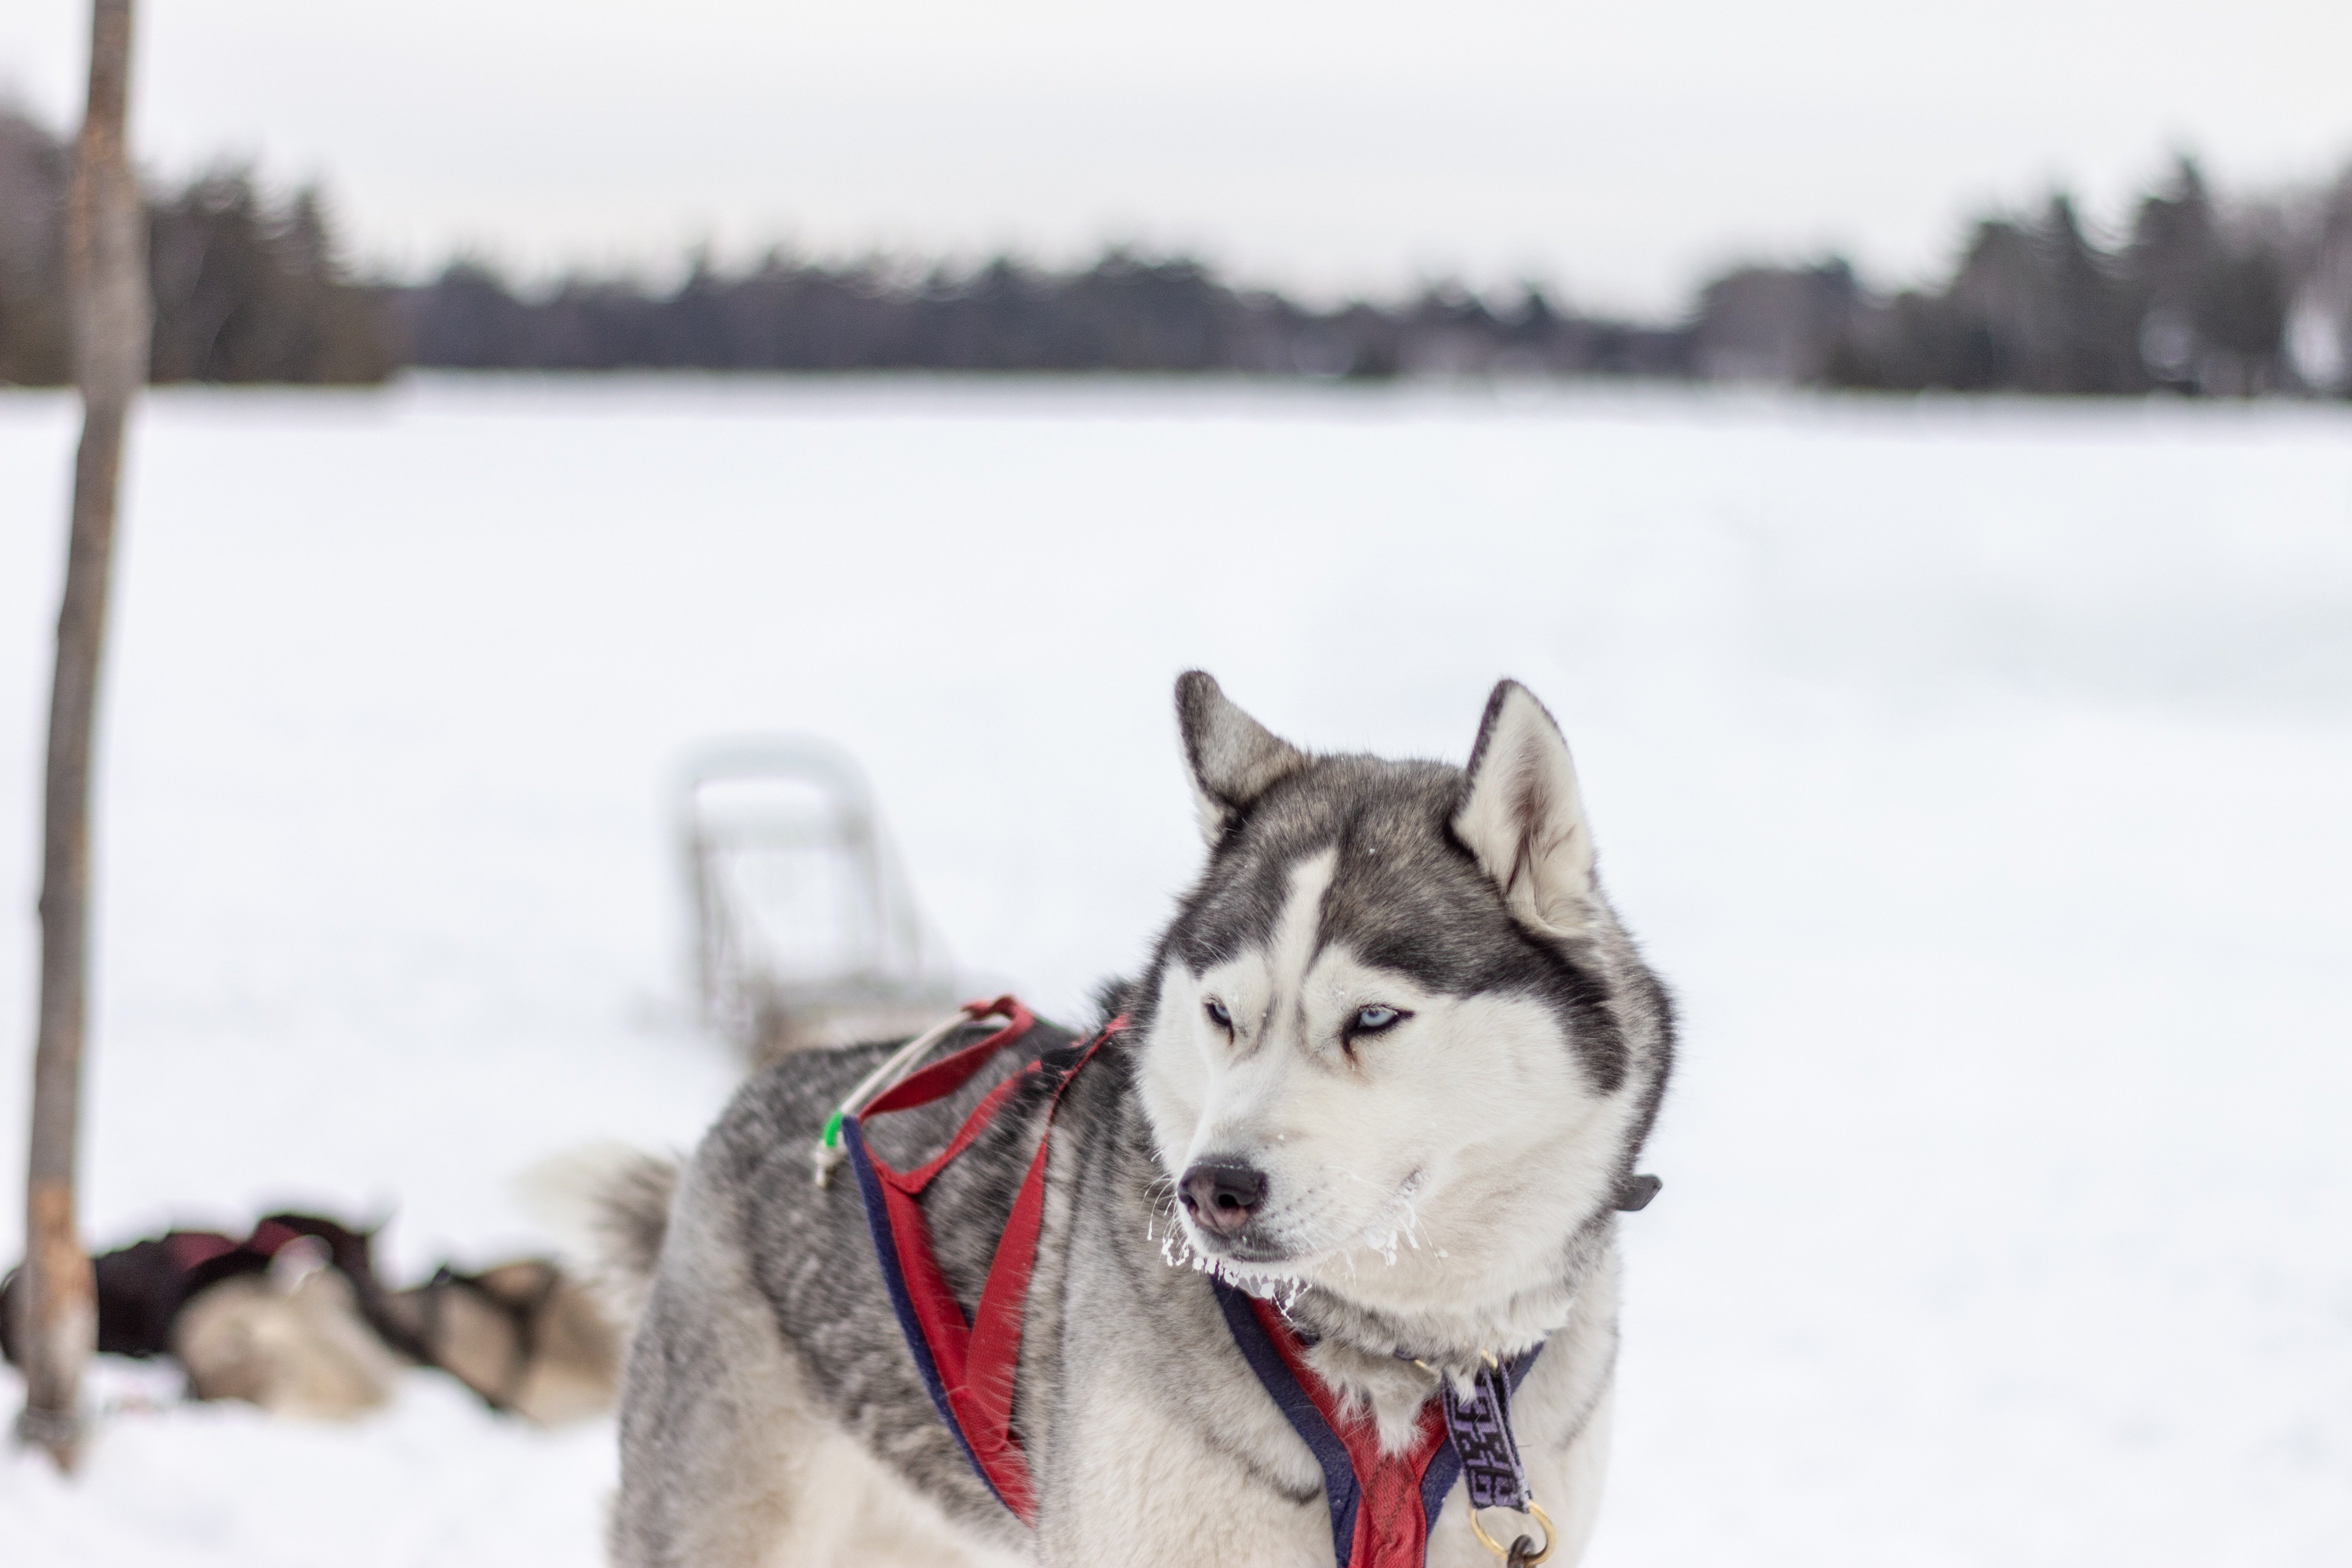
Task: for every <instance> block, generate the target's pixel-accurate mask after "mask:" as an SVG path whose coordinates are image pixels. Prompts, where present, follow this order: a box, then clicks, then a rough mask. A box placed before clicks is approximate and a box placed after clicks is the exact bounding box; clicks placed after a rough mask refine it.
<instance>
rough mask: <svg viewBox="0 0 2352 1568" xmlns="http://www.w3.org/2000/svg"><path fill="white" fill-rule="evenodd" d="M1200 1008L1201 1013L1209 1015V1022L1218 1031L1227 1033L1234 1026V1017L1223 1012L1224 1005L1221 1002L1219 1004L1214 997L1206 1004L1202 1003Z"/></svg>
mask: <svg viewBox="0 0 2352 1568" xmlns="http://www.w3.org/2000/svg"><path fill="white" fill-rule="evenodd" d="M1201 1006H1202V1011H1204V1012H1206V1013H1207V1014H1208V1015H1209V1022H1211V1023H1212V1024H1214V1025H1215V1026H1217V1027H1219V1028H1220V1029H1224V1030H1227V1031H1231V1030H1232V1028H1233V1026H1234V1016H1233V1015H1232V1014H1231V1013H1228V1012H1226V1011H1225V1005H1224V1004H1223V1002H1220V1001H1218V1000H1217V999H1216V998H1215V997H1213V996H1212V997H1210V998H1209V999H1208V1000H1207V1001H1206V1002H1203V1003H1202V1004H1201Z"/></svg>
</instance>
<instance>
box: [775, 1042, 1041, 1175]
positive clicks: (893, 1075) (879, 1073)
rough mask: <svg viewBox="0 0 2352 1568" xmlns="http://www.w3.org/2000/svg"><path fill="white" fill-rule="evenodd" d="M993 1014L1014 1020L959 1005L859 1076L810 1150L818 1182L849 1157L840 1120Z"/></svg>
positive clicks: (854, 1112) (867, 1104)
mask: <svg viewBox="0 0 2352 1568" xmlns="http://www.w3.org/2000/svg"><path fill="white" fill-rule="evenodd" d="M990 1018H1004V1021H1005V1022H1006V1023H1008V1024H1009V1023H1011V1022H1012V1019H1010V1018H1005V1017H1004V1015H1003V1014H1002V1013H996V1012H982V1013H975V1012H973V1011H971V1009H970V1008H969V1007H959V1008H958V1009H956V1011H954V1012H953V1013H950V1014H949V1015H948V1016H946V1017H944V1018H942V1019H940V1021H939V1022H938V1023H936V1024H933V1025H932V1026H930V1027H929V1028H928V1029H925V1030H924V1031H923V1032H922V1033H921V1034H919V1035H917V1036H916V1037H914V1038H913V1039H911V1040H908V1042H907V1043H906V1044H905V1045H903V1046H900V1047H898V1049H897V1050H895V1051H892V1052H891V1053H890V1054H889V1056H888V1057H887V1058H884V1060H883V1062H882V1065H881V1066H880V1067H877V1068H875V1069H874V1070H873V1071H872V1072H870V1073H867V1074H866V1076H865V1077H864V1078H863V1079H859V1080H858V1083H857V1087H856V1089H851V1090H850V1091H849V1098H848V1099H846V1100H843V1101H842V1102H841V1104H840V1105H839V1106H837V1107H835V1110H834V1112H833V1114H832V1115H830V1116H828V1117H826V1118H825V1119H824V1128H823V1130H822V1131H819V1132H818V1133H817V1139H816V1146H815V1147H814V1148H813V1149H811V1150H810V1151H809V1163H811V1164H812V1165H813V1166H814V1167H815V1173H816V1184H817V1185H818V1186H820V1187H822V1186H825V1185H828V1184H831V1182H832V1180H833V1173H834V1171H835V1168H836V1167H837V1166H839V1165H840V1163H842V1162H843V1161H844V1160H846V1159H848V1158H849V1151H848V1149H847V1148H846V1147H845V1146H844V1144H843V1143H842V1141H841V1124H842V1123H843V1122H844V1121H847V1120H848V1119H849V1118H851V1117H853V1116H856V1115H857V1114H858V1113H860V1112H861V1111H863V1110H865V1109H866V1107H867V1106H869V1105H871V1104H873V1103H874V1102H875V1101H876V1100H879V1099H881V1098H882V1096H883V1095H885V1094H887V1093H888V1092H889V1091H890V1089H892V1088H893V1087H895V1086H896V1085H897V1084H898V1080H899V1079H903V1078H905V1077H906V1076H907V1075H908V1073H910V1072H912V1071H914V1069H915V1064H916V1063H918V1062H919V1061H921V1060H922V1059H923V1058H925V1057H927V1056H929V1054H930V1052H931V1049H932V1047H935V1046H937V1045H938V1044H939V1043H940V1041H941V1040H944V1039H946V1038H947V1037H949V1036H950V1035H952V1034H954V1033H955V1032H956V1031H957V1030H958V1029H960V1028H961V1027H963V1026H964V1025H966V1024H978V1023H983V1022H985V1021H986V1020H988V1019H990Z"/></svg>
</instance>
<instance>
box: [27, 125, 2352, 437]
mask: <svg viewBox="0 0 2352 1568" xmlns="http://www.w3.org/2000/svg"><path fill="white" fill-rule="evenodd" d="M66 164H67V153H66V150H65V148H64V147H63V146H62V145H60V144H59V143H58V142H57V141H56V140H55V139H54V138H52V137H50V136H48V135H47V133H46V132H43V131H41V130H40V129H39V128H38V127H37V126H35V125H34V124H32V123H31V122H30V121H26V120H24V119H22V118H21V117H16V116H11V115H8V114H6V113H5V112H0V381H13V382H19V383H45V384H53V383H57V382H60V381H63V380H64V379H66V377H67V374H68V362H67V340H66V331H67V328H66V310H65V300H64V288H63V278H62V273H63V262H62V255H61V251H62V245H61V237H62V227H63V224H62V216H61V214H62V205H63V199H64V190H65V177H66ZM150 210H151V217H152V230H151V268H152V279H153V283H154V289H155V300H156V307H157V309H156V322H155V358H154V373H155V379H157V380H158V381H181V380H200V381H226V382H236V381H287V382H371V381H378V380H382V379H383V377H384V376H385V375H386V374H390V372H391V371H393V370H394V369H395V368H397V367H399V366H401V365H418V366H429V367H437V368H451V369H520V370H551V371H553V370H564V371H588V370H631V369H677V368H694V369H709V370H748V371H841V370H937V371H1129V372H1161V373H1190V372H1218V373H1224V374H1246V375H1310V376H1355V377H1388V376H1397V375H1428V374H1529V375H1579V374H1630V375H1643V376H1652V377H1683V378H1693V379H1698V380H1706V381H1754V382H1763V383H1770V384H1794V385H1824V386H1843V387H1864V388H1884V389H1892V390H1906V391H1917V390H1926V389H1930V388H1945V389H1950V390H1953V391H1971V392H1972V391H2015V392H2028V393H2074V394H2125V393H2138V392H2146V391H2149V390H2153V389H2157V388H2173V389H2177V390H2179V391H2183V392H2189V393H2201V394H2214V395H2253V394H2263V393H2301V394H2320V395H2330V394H2344V393H2347V392H2352V175H2347V178H2346V179H2345V180H2344V181H2341V182H2339V183H2338V184H2336V186H2334V187H2333V188H2332V189H2330V190H2328V191H2326V192H2323V193H2318V194H2308V193H2306V194H2303V195H2288V196H2284V197H2277V198H2273V199H2269V200H2264V201H2242V200H2230V199H2225V198H2223V197H2222V196H2220V195H2216V194H2215V193H2213V192H2211V191H2210V190H2209V189H2208V188H2207V186H2206V184H2205V182H2204V180H2203V179H2202V178H2201V176H2200V174H2199V173H2198V171H2197V168H2196V166H2195V165H2194V164H2193V163H2189V162H2186V161H2183V162H2182V163H2179V165H2178V166H2177V167H2176V168H2175V169H2174V170H2173V171H2172V173H2171V174H2170V175H2169V176H2168V179H2167V181H2166V182H2165V184H2163V186H2162V188H2161V189H2159V190H2158V191H2156V192H2154V193H2152V194H2150V195H2147V197H2146V198H2145V199H2143V200H2142V201H2141V203H2140V204H2139V205H2138V207H2137V211H2136V212H2135V213H2134V215H2133V216H2132V219H2131V221H2130V223H2129V225H2128V227H2127V230H2126V232H2125V233H2123V234H2121V235H2119V236H2115V237H2100V236H2096V235H2094V234H2092V233H2091V232H2089V231H2088V230H2087V229H2086V228H2085V226H2084V223H2083V221H2082V219H2081V217H2080V216H2079V215H2078V214H2077V212H2076V210H2075V208H2074V205H2073V204H2072V203H2071V202H2069V201H2068V200H2067V199H2066V198H2065V197H2063V196H2055V197H2053V198H2052V199H2051V200H2050V202H2049V203H2048V205H2046V207H2045V208H2044V209H2043V210H2042V211H2041V212H2039V213H2036V214H2032V215H2026V216H2020V215H2014V214H2011V215H2002V216H1990V217H1985V218H1981V219H1979V221H1978V222H1977V223H1976V224H1975V226H1974V227H1973V229H1972V231H1971V233H1970V236H1969V241H1968V243H1967V245H1966V247H1964V249H1963V251H1962V254H1961V256H1960V258H1959V260H1958V266H1957V267H1956V268H1955V269H1954V271H1953V273H1952V275H1951V277H1950V278H1949V279H1948V280H1946V281H1944V282H1943V283H1941V284H1940V285H1938V286H1935V287H1931V288H1922V289H1907V290H1904V291H1902V292H1898V293H1895V294H1892V295H1885V294H1879V293H1875V292H1873V291H1872V290H1871V289H1868V288H1867V287H1865V286H1864V283H1863V282H1862V280H1861V279H1858V278H1857V277H1856V275H1855V273H1854V270H1853V268H1852V267H1851V266H1850V265H1848V264H1847V263H1846V262H1845V261H1843V260H1842V259H1839V258H1826V259H1823V260H1822V261H1820V262H1817V263H1813V264H1809V265H1805V266H1801V267H1793V268H1790V267H1757V266H1751V267H1741V268H1734V269H1732V270H1730V271H1728V272H1726V273H1725V274H1723V275H1722V276H1719V277H1717V278H1716V279H1713V280H1712V281H1710V282H1708V283H1707V284H1706V286H1705V287H1704V288H1703V289H1700V291H1699V293H1698V295H1697V297H1696V300H1695V302H1694V304H1693V306H1692V308H1691V310H1689V311H1688V312H1687V314H1686V315H1685V318H1684V319H1683V320H1681V321H1675V322H1662V323H1640V322H1631V321H1616V320H1608V319H1602V318H1598V317H1594V316H1591V315H1587V314H1584V313H1580V312H1579V311H1577V310H1572V309H1570V308H1569V307H1567V306H1566V305H1564V304H1561V303H1559V301H1558V300H1557V299H1556V297H1554V296H1552V295H1549V294H1548V293H1547V292H1546V291H1545V290H1544V289H1541V288H1538V287H1535V286H1532V285H1531V286H1528V287H1525V288H1522V289H1515V290H1512V291H1511V292H1510V293H1509V295H1508V297H1507V298H1496V297H1481V296H1480V295H1478V294H1477V293H1475V292H1474V291H1473V290H1470V289H1465V288H1462V287H1459V286H1455V285H1448V284H1439V285H1434V286H1432V287H1429V288H1426V289H1422V290H1421V291H1420V292H1418V293H1417V294H1415V295H1413V296H1412V297H1411V298H1408V299H1406V300H1402V301H1401V302H1391V303H1386V304H1381V303H1370V302H1356V303H1351V304H1347V305H1342V306H1338V307H1332V308H1320V309H1318V308H1316V307H1312V306H1308V305H1306V304H1303V303H1300V302H1299V301H1297V300H1291V299H1288V298H1286V297H1285V296H1283V295H1281V294H1279V293H1276V292H1273V291H1271V290H1265V289H1243V288H1238V287H1236V286H1234V285H1233V284H1231V283H1229V282H1226V281H1225V280H1223V279H1221V278H1219V277H1218V276H1217V275H1216V274H1215V273H1214V272H1213V270H1212V269H1210V268H1207V267H1205V266H1203V265H1202V264H1201V263H1200V262H1197V261H1194V260H1190V259H1187V258H1181V257H1173V258H1171V257H1151V256H1145V255H1138V254H1134V253H1131V252H1128V251H1123V250H1112V251H1109V252H1108V253H1106V254H1105V255H1104V256H1103V257H1102V258H1100V259H1099V260H1097V261H1096V262H1095V263H1094V264H1093V265H1092V266H1089V267H1087V268H1082V269H1075V270H1055V269H1053V268H1044V267H1038V266H1033V265H1029V264H1025V263H1023V262H1021V261H1018V260H1014V259H1012V258H998V259H996V260H992V261H989V262H985V263H983V264H981V265H977V266H971V267H964V268H955V267H949V266H944V265H923V264H918V263H912V262H908V261H906V260H903V259H895V258H872V259H867V260H863V261H853V262H845V263H835V264H827V263H822V262H817V261H812V260H808V259H805V258H794V257H790V256H786V255H783V254H781V253H778V254H772V255H771V256H769V257H767V258H764V259H762V260H761V261H760V262H758V263H756V264H754V265H752V266H751V267H748V268H741V269H736V270H729V269H725V268H719V267H716V266H713V265H712V264H710V263H709V261H708V260H707V259H702V260H698V261H697V262H696V264H695V265H693V266H692V267H691V268H689V269H688V273H687V276H686V277H685V279H684V280H683V281H682V282H679V283H677V284H676V285H674V286H655V285H651V284H647V283H646V282H644V281H642V280H639V279H629V278H617V277H604V278H594V277H585V276H575V277H571V278H567V279H562V280H560V281H558V282H555V283H553V284H551V285H549V286H546V287H541V288H535V289H524V288H520V287H518V286H516V285H515V284H513V283H511V282H509V280H507V279H504V278H502V277H501V276H500V275H499V272H498V271H497V270H496V269H495V268H492V267H490V266H488V264H486V263H483V262H480V261H478V260H470V259H467V260H459V261H456V262H453V263H451V264H450V265H449V266H448V267H447V268H445V269H444V270H443V271H442V273H441V274H440V276H439V277H437V278H436V279H433V280H432V281H430V282H427V283H423V284H416V285H408V286H396V285H385V284H373V285H371V284H363V283H361V282H358V281H355V280H354V279H352V278H351V277H350V276H349V275H348V273H347V272H346V270H345V269H344V268H342V267H341V265H340V264H339V262H338V260H337V258H336V253H335V247H334V245H333V242H332V237H331V234H330V231H329V228H328V225H327V221H326V218H325V216H324V214H323V212H322V210H321V208H320V204H319V202H318V200H317V198H316V197H315V196H314V195H311V194H310V193H302V194H298V195H295V196H293V197H292V198H290V199H289V200H285V201H272V200H271V199H269V198H268V197H267V196H265V195H262V194H260V193H258V192H257V190H256V188H255V185H254V184H253V181H252V180H251V178H250V177H249V176H248V175H247V174H244V173H241V172H227V173H220V174H212V175H208V176H206V177H204V178H201V179H198V180H196V181H194V182H193V183H192V184H188V185H186V186H184V187H183V188H180V189H178V190H174V191H166V192H158V193H157V194H155V195H153V196H152V197H151V209H150Z"/></svg>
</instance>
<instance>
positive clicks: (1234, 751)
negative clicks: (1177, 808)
mask: <svg viewBox="0 0 2352 1568" xmlns="http://www.w3.org/2000/svg"><path fill="white" fill-rule="evenodd" d="M1176 727H1177V728H1178V729H1179V730H1180V731H1182V733H1183V736H1184V760H1185V761H1186V762H1188V763H1191V764H1192V799H1193V801H1194V803H1195V804H1196V805H1199V807H1200V809H1201V836H1202V837H1204V838H1206V839H1207V840H1208V841H1209V842H1210V843H1211V844H1214V843H1216V842H1217V840H1218V839H1220V838H1222V837H1224V834H1225V829H1226V828H1228V827H1230V826H1233V822H1234V817H1236V816H1240V815H1241V814H1242V812H1243V811H1244V809H1246V808H1247V807H1248V805H1249V803H1250V802H1252V801H1254V800H1255V799H1256V798H1257V797H1258V796H1259V795H1264V794H1265V792H1266V790H1267V789H1269V788H1271V787H1272V786H1273V785H1274V784H1276V782H1277V781H1279V780H1282V779H1285V778H1287V777H1288V776H1289V775H1290V774H1292V773H1297V771H1298V770H1299V769H1300V768H1302V767H1304V766H1306V765H1307V753H1306V752H1301V751H1300V750H1298V748H1297V747H1296V746H1293V745H1292V744H1290V743H1289V742H1287V741H1281V740H1276V738H1275V737H1274V736H1273V735H1272V734H1271V733H1269V732H1268V731H1267V730H1266V728H1265V725H1263V724H1261V723H1259V722H1258V721H1256V720H1255V719H1253V718H1251V717H1250V716H1249V715H1248V714H1246V713H1244V712H1243V711H1242V710H1240V709H1238V708H1236V707H1234V705H1233V704H1232V703H1231V702H1228V701H1227V700H1225V694H1224V693H1223V691H1221V690H1219V689H1217V683H1216V682H1215V681H1214V680H1213V679H1210V678H1209V677H1208V676H1207V675H1206V674H1204V673H1202V671H1200V670H1197V669H1191V670H1186V671H1185V672H1184V673H1183V674H1182V675H1180V676H1178V677H1177V678H1176Z"/></svg>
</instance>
